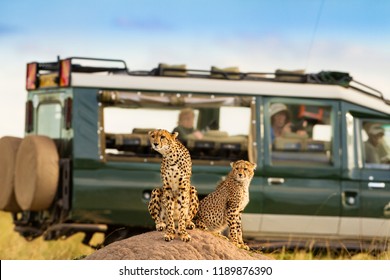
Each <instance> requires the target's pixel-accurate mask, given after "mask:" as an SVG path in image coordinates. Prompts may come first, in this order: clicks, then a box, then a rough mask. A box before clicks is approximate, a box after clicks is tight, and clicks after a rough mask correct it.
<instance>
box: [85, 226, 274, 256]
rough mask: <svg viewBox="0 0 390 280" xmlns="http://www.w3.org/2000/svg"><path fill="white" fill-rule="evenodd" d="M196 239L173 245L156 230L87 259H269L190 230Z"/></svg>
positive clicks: (173, 241)
mask: <svg viewBox="0 0 390 280" xmlns="http://www.w3.org/2000/svg"><path fill="white" fill-rule="evenodd" d="M189 233H190V235H191V237H192V240H191V241H190V242H183V241H181V240H180V238H179V237H178V236H176V238H175V239H174V240H172V241H170V242H166V241H164V239H163V233H162V232H158V231H152V232H147V233H143V234H140V235H136V236H132V237H130V238H127V239H124V240H120V241H117V242H114V243H111V244H110V245H108V246H106V247H104V248H102V249H100V250H98V251H96V252H94V253H92V254H91V255H89V256H87V257H86V258H85V259H86V260H266V259H270V258H269V257H266V256H264V255H262V254H261V253H258V252H254V251H247V250H243V249H239V248H237V247H236V246H235V245H233V244H232V243H231V242H229V241H228V240H226V239H224V238H222V237H218V236H215V235H213V234H212V233H210V232H205V231H201V230H199V229H195V230H191V231H189Z"/></svg>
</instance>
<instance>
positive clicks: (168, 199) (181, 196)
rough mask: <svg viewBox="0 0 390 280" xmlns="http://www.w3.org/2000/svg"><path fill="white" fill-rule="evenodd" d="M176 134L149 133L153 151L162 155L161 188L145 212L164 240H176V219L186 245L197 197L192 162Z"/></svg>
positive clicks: (163, 132)
mask: <svg viewBox="0 0 390 280" xmlns="http://www.w3.org/2000/svg"><path fill="white" fill-rule="evenodd" d="M177 136H178V133H177V132H175V133H172V134H171V133H169V132H168V131H167V130H163V129H158V130H154V131H150V132H149V139H150V143H151V145H152V148H153V149H154V150H156V151H157V152H159V153H160V154H161V155H162V161H161V179H162V183H163V186H162V187H161V188H156V189H154V190H153V191H152V194H151V200H150V201H149V205H148V210H149V213H150V215H151V216H152V218H153V220H154V221H155V223H156V229H157V230H158V231H163V230H165V234H164V239H165V240H166V241H171V240H173V239H174V238H175V233H176V231H175V220H176V221H177V228H178V234H179V235H180V238H181V240H183V241H184V242H188V241H190V240H191V236H190V235H189V234H188V232H187V228H188V229H193V228H195V225H194V223H193V222H192V219H193V218H194V216H195V214H196V212H197V210H198V204H199V200H198V196H197V192H196V189H195V187H193V186H191V174H192V161H191V157H190V153H189V152H188V150H187V148H186V147H185V146H184V145H183V144H182V143H180V141H178V140H177V139H176V138H177Z"/></svg>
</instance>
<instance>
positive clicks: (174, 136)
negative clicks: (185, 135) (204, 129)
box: [171, 131, 179, 140]
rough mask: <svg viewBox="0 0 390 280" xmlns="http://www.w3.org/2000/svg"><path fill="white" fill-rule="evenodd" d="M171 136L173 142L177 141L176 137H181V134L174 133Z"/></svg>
mask: <svg viewBox="0 0 390 280" xmlns="http://www.w3.org/2000/svg"><path fill="white" fill-rule="evenodd" d="M171 135H172V138H173V140H175V139H176V137H177V136H179V132H177V131H176V132H174V133H172V134H171Z"/></svg>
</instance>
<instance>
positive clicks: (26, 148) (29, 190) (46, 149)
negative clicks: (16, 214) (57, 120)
mask: <svg viewBox="0 0 390 280" xmlns="http://www.w3.org/2000/svg"><path fill="white" fill-rule="evenodd" d="M59 173H60V168H59V156H58V152H57V147H56V145H55V143H54V141H53V140H52V139H50V138H49V137H47V136H41V135H29V136H27V137H25V138H24V139H23V141H22V143H21V144H20V147H19V150H18V154H17V157H16V167H15V195H16V200H17V202H18V204H19V206H20V207H21V208H22V209H23V210H31V211H40V210H45V209H48V208H49V207H50V205H51V204H52V203H53V199H54V196H55V194H56V191H57V186H58V178H59Z"/></svg>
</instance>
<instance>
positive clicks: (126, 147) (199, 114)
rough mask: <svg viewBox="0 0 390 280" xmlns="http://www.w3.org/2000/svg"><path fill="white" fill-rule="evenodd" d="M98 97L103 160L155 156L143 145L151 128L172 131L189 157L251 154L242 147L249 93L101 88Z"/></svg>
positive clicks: (213, 160) (246, 138) (215, 160)
mask: <svg viewBox="0 0 390 280" xmlns="http://www.w3.org/2000/svg"><path fill="white" fill-rule="evenodd" d="M112 96H114V97H112ZM107 98H109V99H107ZM111 98H113V99H111ZM101 101H102V104H103V107H102V114H103V123H104V135H105V137H104V138H105V139H102V140H103V141H105V143H104V144H105V145H104V146H105V147H104V151H103V152H104V154H105V156H106V158H107V159H108V160H128V161H140V159H141V160H142V161H151V160H153V158H156V157H159V156H160V155H159V154H158V153H157V152H155V151H154V150H152V149H151V147H150V143H149V136H148V131H150V130H153V129H166V130H168V131H169V132H178V133H179V136H178V139H179V140H180V141H181V142H182V143H183V144H184V145H186V146H187V148H188V149H189V151H190V153H191V157H192V159H193V160H195V161H196V160H202V161H209V162H210V164H229V163H230V162H231V161H234V160H238V159H249V158H253V156H250V155H249V154H250V153H253V150H254V149H251V148H250V147H248V146H250V144H252V142H251V141H253V135H254V134H255V133H254V130H253V129H251V128H252V126H253V127H254V126H255V124H253V122H252V116H254V114H253V111H254V108H255V105H254V100H253V99H252V98H251V97H243V96H218V95H214V94H208V95H206V94H205V95H193V94H179V93H164V94H160V93H159V94H155V93H147V92H145V93H144V92H142V93H141V92H138V93H134V92H103V93H102V95H101ZM113 101H115V102H113ZM113 103H114V104H113ZM249 143H250V144H249ZM102 147H103V145H102ZM222 162H223V163H222Z"/></svg>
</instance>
